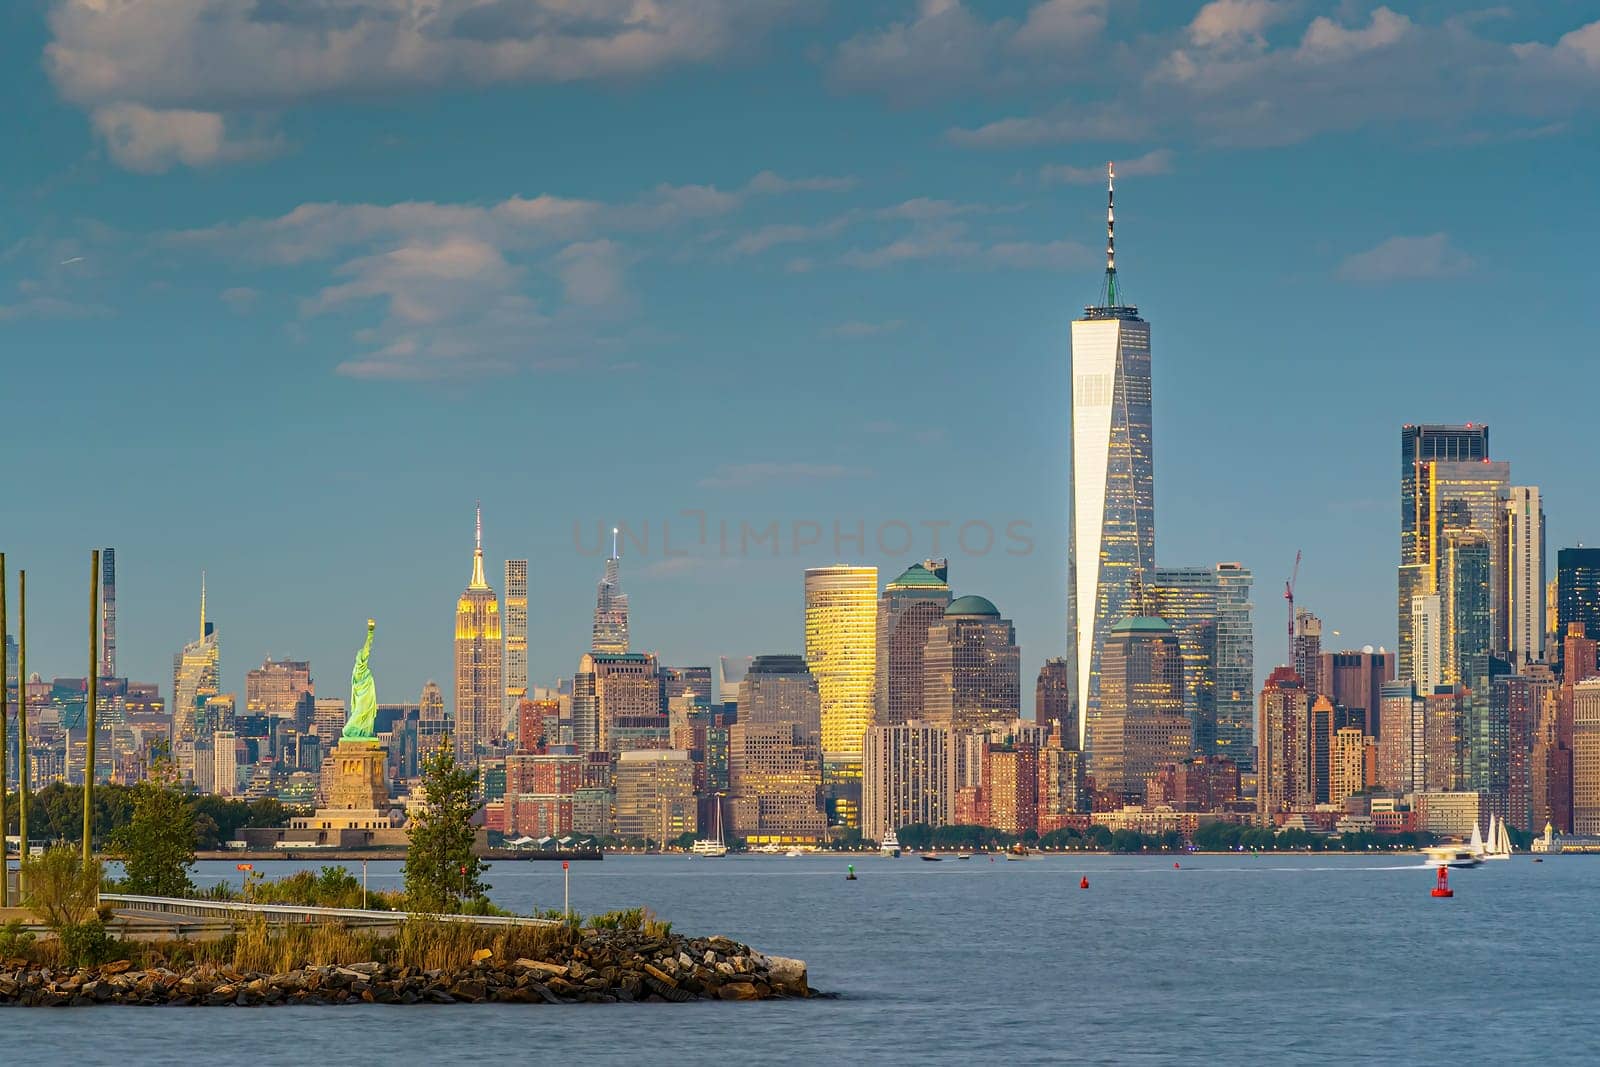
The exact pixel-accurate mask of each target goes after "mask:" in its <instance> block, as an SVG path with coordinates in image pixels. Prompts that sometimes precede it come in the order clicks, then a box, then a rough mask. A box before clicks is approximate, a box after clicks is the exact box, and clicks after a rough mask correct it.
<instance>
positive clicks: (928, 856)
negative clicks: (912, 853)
mask: <svg viewBox="0 0 1600 1067" xmlns="http://www.w3.org/2000/svg"><path fill="white" fill-rule="evenodd" d="M922 858H923V859H925V860H927V861H928V862H929V863H943V862H944V857H943V856H941V855H939V854H937V853H934V852H924V853H923V854H922Z"/></svg>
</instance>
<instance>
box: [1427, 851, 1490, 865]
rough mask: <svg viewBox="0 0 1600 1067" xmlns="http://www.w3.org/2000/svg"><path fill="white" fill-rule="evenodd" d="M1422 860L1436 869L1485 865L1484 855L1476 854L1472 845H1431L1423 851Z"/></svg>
mask: <svg viewBox="0 0 1600 1067" xmlns="http://www.w3.org/2000/svg"><path fill="white" fill-rule="evenodd" d="M1422 858H1423V860H1424V861H1426V862H1427V863H1430V864H1432V865H1433V866H1435V867H1454V868H1457V869H1459V868H1463V867H1477V866H1479V865H1480V864H1482V863H1483V854H1482V853H1481V852H1474V851H1473V850H1472V847H1471V846H1470V845H1429V846H1428V847H1427V848H1425V849H1423V850H1422Z"/></svg>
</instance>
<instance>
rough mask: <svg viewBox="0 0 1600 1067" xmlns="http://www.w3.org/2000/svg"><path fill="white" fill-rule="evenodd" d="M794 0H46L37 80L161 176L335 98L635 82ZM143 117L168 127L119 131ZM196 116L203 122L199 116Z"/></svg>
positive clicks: (783, 11)
mask: <svg viewBox="0 0 1600 1067" xmlns="http://www.w3.org/2000/svg"><path fill="white" fill-rule="evenodd" d="M803 7H804V4H803V3H802V2H801V0H581V2H580V0H427V2H421V0H149V2H143V0H54V2H53V4H52V6H51V9H50V15H49V23H50V32H51V40H50V43H49V44H48V45H47V47H46V49H45V67H46V69H47V70H48V71H49V74H50V77H51V78H52V80H53V81H54V83H55V85H56V87H57V89H58V91H59V92H60V93H61V94H62V96H64V97H65V98H66V99H68V100H70V101H72V102H73V103H75V104H78V105H80V106H82V107H84V108H86V109H88V110H91V111H93V112H94V113H95V121H96V124H97V126H98V125H101V124H102V123H105V124H112V125H113V128H114V129H115V130H116V132H117V133H118V134H119V136H118V137H117V138H116V139H112V138H111V136H110V135H109V134H107V137H108V142H109V143H110V144H112V145H113V153H112V155H113V158H114V159H115V160H116V161H117V162H118V163H120V164H122V165H124V166H127V167H129V168H130V169H134V170H140V171H145V172H157V171H160V170H163V169H166V168H168V167H171V166H173V165H175V164H179V163H181V164H184V165H188V166H204V165H208V164H210V163H214V162H218V161H220V160H223V159H242V158H249V157H251V156H254V155H259V154H260V153H261V151H262V150H263V148H264V146H265V145H269V144H272V143H274V142H272V141H270V140H268V141H264V142H260V143H258V144H256V145H255V146H254V147H253V148H252V149H251V150H250V151H242V152H240V151H235V152H230V151H229V149H228V144H227V142H226V141H224V140H223V139H222V136H221V130H222V127H223V126H224V125H226V124H228V123H231V118H230V119H224V118H223V115H224V114H227V115H229V116H232V115H235V114H248V113H260V112H268V111H273V110H276V109H281V108H284V107H288V106H293V105H295V104H299V103H302V102H304V101H307V100H310V99H314V98H319V97H327V96H334V95H347V96H362V95H367V96H388V95H392V94H393V93H395V92H397V91H405V90H417V89H438V88H447V87H454V86H475V85H494V84H506V83H521V82H571V81H579V80H585V79H611V80H616V79H636V78H640V77H645V76H649V75H652V74H655V73H657V72H660V71H662V70H666V69H669V68H672V67H677V66H685V65H691V64H699V63H705V62H709V61H713V60H716V59H718V58H721V57H723V56H727V55H729V54H732V53H735V52H739V51H743V50H747V49H749V48H750V47H751V46H752V45H753V44H754V43H756V42H758V41H759V40H760V39H761V38H762V37H764V36H765V34H766V32H767V31H768V30H769V29H770V28H771V27H772V26H773V25H775V24H776V23H778V22H780V21H782V20H783V19H785V18H787V17H788V16H789V15H791V14H792V13H794V12H796V11H799V10H801V9H802V8H803ZM128 107H138V108H142V109H144V110H145V111H146V112H153V113H157V114H161V115H164V116H165V119H164V121H162V122H161V123H160V124H159V125H153V124H152V121H151V120H149V119H143V120H136V121H137V122H138V123H139V124H138V125H137V126H136V127H130V126H129V120H128V118H127V115H128V113H127V112H126V111H123V110H119V109H125V108H128ZM202 116H210V118H209V119H206V118H202Z"/></svg>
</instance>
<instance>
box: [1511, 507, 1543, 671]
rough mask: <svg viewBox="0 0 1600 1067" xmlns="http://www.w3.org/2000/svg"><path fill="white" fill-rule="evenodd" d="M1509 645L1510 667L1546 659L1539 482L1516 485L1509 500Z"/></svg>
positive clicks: (1541, 509)
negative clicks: (1537, 483) (1537, 484)
mask: <svg viewBox="0 0 1600 1067" xmlns="http://www.w3.org/2000/svg"><path fill="white" fill-rule="evenodd" d="M1506 518H1507V523H1506V539H1507V543H1506V570H1507V574H1506V596H1507V600H1508V603H1507V605H1506V618H1507V624H1508V626H1509V632H1508V634H1507V641H1506V648H1507V649H1508V650H1509V652H1510V654H1511V666H1512V668H1513V669H1515V670H1517V671H1519V672H1520V671H1521V670H1522V666H1523V664H1526V663H1542V662H1543V661H1544V635H1545V602H1544V591H1545V562H1544V560H1545V556H1544V505H1543V503H1542V502H1541V501H1540V499H1539V487H1538V486H1536V485H1514V486H1512V487H1511V499H1509V500H1507V501H1506Z"/></svg>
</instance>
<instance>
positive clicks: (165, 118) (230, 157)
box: [94, 103, 282, 174]
mask: <svg viewBox="0 0 1600 1067" xmlns="http://www.w3.org/2000/svg"><path fill="white" fill-rule="evenodd" d="M94 128H95V132H96V133H98V134H99V135H100V137H101V139H102V140H104V141H105V143H106V148H107V150H108V151H110V153H111V158H112V159H114V160H116V162H117V163H118V164H120V165H121V166H123V167H126V168H127V169H128V170H132V171H137V172H139V173H141V174H160V173H162V172H164V171H167V170H170V169H172V167H173V166H174V165H175V164H178V163H182V164H184V165H185V166H189V167H208V166H211V165H213V164H217V163H230V162H237V161H239V160H246V159H258V158H261V157H263V156H268V155H272V154H273V153H275V152H277V151H279V150H280V149H281V148H282V141H281V140H280V139H277V138H266V139H229V137H228V135H227V129H226V123H225V120H224V119H223V117H222V116H221V115H220V114H217V113H216V112H214V111H190V110H187V109H183V108H169V109H164V110H157V109H155V108H148V107H144V106H141V105H139V104H127V103H122V104H109V105H107V106H105V107H99V108H96V109H95V111H94Z"/></svg>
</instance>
